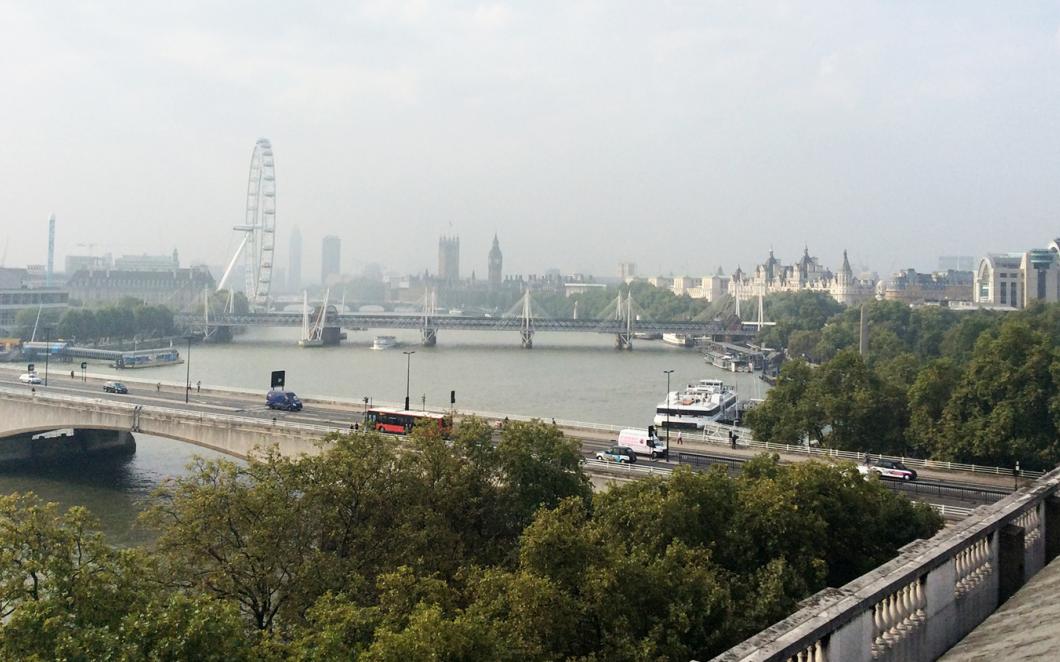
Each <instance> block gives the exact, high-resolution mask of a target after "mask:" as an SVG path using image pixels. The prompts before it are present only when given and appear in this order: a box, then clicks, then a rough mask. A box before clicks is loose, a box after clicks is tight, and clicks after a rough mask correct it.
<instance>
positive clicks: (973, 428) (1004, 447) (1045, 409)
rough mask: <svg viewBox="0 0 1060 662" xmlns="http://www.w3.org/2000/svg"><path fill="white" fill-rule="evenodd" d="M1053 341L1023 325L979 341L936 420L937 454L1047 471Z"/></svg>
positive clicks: (1052, 429) (1053, 458)
mask: <svg viewBox="0 0 1060 662" xmlns="http://www.w3.org/2000/svg"><path fill="white" fill-rule="evenodd" d="M1056 361H1057V352H1056V350H1055V349H1054V345H1053V340H1052V339H1051V338H1050V337H1049V336H1047V335H1046V334H1045V333H1042V332H1040V331H1036V330H1034V329H1033V328H1032V326H1031V324H1029V323H1028V321H1027V320H1024V319H1019V318H1013V319H1009V320H1006V321H1005V322H1004V323H1003V324H1002V325H1001V328H1000V331H999V332H998V334H997V336H996V337H992V336H991V335H984V336H982V337H981V338H980V339H979V341H978V342H977V343H976V345H975V350H974V352H973V355H972V359H971V361H970V362H969V364H968V367H967V369H966V370H965V371H964V374H963V376H962V377H961V379H960V381H959V382H958V383H957V385H956V387H955V388H954V390H953V395H952V396H951V398H950V400H949V402H948V403H947V405H946V408H945V410H944V411H943V415H942V434H941V443H940V445H939V446H938V447H937V452H938V454H939V455H940V456H941V457H942V458H944V459H954V460H958V461H962V462H976V463H983V464H987V463H988V464H995V465H998V464H1012V463H1014V462H1015V461H1017V460H1018V461H1020V462H1021V464H1023V466H1026V467H1029V468H1043V469H1044V468H1048V467H1052V466H1054V465H1055V464H1056V463H1057V462H1058V461H1060V439H1058V435H1057V427H1056V424H1055V421H1056V417H1055V413H1056V397H1057V393H1058V388H1057V382H1056V381H1055V380H1054V374H1055V370H1054V368H1053V365H1054V363H1055V362H1056Z"/></svg>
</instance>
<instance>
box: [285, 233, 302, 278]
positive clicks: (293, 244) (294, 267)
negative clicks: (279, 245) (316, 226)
mask: <svg viewBox="0 0 1060 662" xmlns="http://www.w3.org/2000/svg"><path fill="white" fill-rule="evenodd" d="M287 255H288V258H290V263H289V268H288V270H287V289H289V290H291V291H292V292H297V291H298V290H300V289H302V233H301V232H300V231H299V230H298V228H294V229H292V230H291V238H290V242H289V243H288V245H287Z"/></svg>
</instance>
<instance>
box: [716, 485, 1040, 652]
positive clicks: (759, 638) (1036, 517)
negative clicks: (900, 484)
mask: <svg viewBox="0 0 1060 662" xmlns="http://www.w3.org/2000/svg"><path fill="white" fill-rule="evenodd" d="M1058 492H1060V469H1056V470H1054V471H1052V472H1050V473H1048V474H1046V475H1045V476H1044V477H1043V478H1041V479H1039V480H1038V481H1037V482H1035V483H1034V484H1033V485H1031V486H1029V487H1026V488H1024V489H1022V490H1020V491H1019V492H1016V493H1014V494H1011V495H1009V496H1007V497H1005V498H1004V499H1002V500H1001V501H999V502H997V503H995V504H991V505H989V506H981V507H979V508H977V509H975V510H974V511H972V512H971V514H970V516H968V517H965V519H963V520H961V521H960V522H959V523H957V524H956V525H954V526H951V527H947V528H945V529H943V530H942V531H940V532H939V533H938V534H936V535H935V536H934V537H933V538H931V539H930V540H918V541H915V542H913V543H910V544H909V545H906V546H905V547H904V548H902V549H901V550H900V551H899V553H898V556H897V557H896V558H895V559H893V560H891V561H889V562H888V563H885V564H884V565H882V566H880V567H879V568H876V569H875V570H873V571H871V572H869V573H867V574H865V575H863V576H861V577H859V578H857V579H855V580H854V581H852V582H850V583H849V584H847V585H846V586H843V587H842V588H838V589H834V588H829V589H825V590H824V591H821V592H820V593H818V594H817V595H814V596H812V597H811V598H808V599H807V600H806V601H805V602H804V603H803V608H802V609H800V610H799V611H797V612H796V613H794V614H792V615H791V616H789V617H788V618H786V619H784V620H783V621H781V622H779V623H776V624H774V625H773V626H771V627H770V628H768V629H766V630H764V631H763V632H761V633H760V634H758V635H756V636H754V637H752V638H750V639H748V640H747V641H744V642H743V643H741V644H739V645H738V646H735V647H733V648H732V649H730V650H728V651H726V652H725V653H722V654H721V655H719V656H718V657H716V658H715V662H751V661H754V662H767V661H770V662H771V661H776V662H788V661H790V660H811V659H812V660H842V661H844V662H846V661H850V662H873V661H879V660H884V661H891V660H895V661H897V660H933V659H936V658H938V657H939V656H940V655H942V653H944V652H945V651H946V650H948V649H949V648H950V647H951V646H953V645H954V644H955V643H957V642H958V641H960V640H961V639H962V638H963V637H964V636H965V635H967V634H968V633H969V632H970V631H972V630H973V629H975V627H976V626H977V625H979V623H981V622H982V621H983V620H984V619H985V618H986V617H987V616H989V615H990V613H992V612H993V611H994V610H995V609H996V608H997V606H998V604H999V603H1000V602H1003V601H1004V600H1005V599H1007V598H1008V597H1009V596H1010V595H1012V594H1013V593H1015V592H1016V591H1017V590H1018V589H1019V588H1020V586H1022V585H1023V584H1024V583H1025V582H1026V581H1027V580H1028V579H1029V578H1030V577H1032V576H1033V575H1034V574H1036V573H1037V572H1038V571H1039V570H1040V569H1041V568H1042V567H1044V565H1045V564H1046V563H1047V562H1048V561H1049V560H1051V559H1053V558H1055V557H1056V556H1057V555H1058V554H1060V535H1057V530H1058V529H1060V507H1058V506H1057V505H1056V503H1055V502H1056V500H1057V494H1058ZM940 510H942V509H941V508H940ZM951 510H952V507H949V506H947V507H946V511H951Z"/></svg>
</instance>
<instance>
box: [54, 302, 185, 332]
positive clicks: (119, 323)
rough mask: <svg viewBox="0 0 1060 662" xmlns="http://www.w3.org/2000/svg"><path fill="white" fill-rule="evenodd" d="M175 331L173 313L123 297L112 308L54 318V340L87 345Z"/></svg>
mask: <svg viewBox="0 0 1060 662" xmlns="http://www.w3.org/2000/svg"><path fill="white" fill-rule="evenodd" d="M175 332H176V326H175V325H174V323H173V312H172V311H171V310H170V309H169V308H167V307H165V306H161V305H159V306H148V305H146V304H144V303H143V302H142V301H139V300H137V299H132V298H128V297H127V298H124V299H122V300H121V301H119V302H118V303H117V304H115V305H111V306H104V307H102V308H97V309H91V308H68V309H66V310H65V311H63V313H62V316H61V317H60V318H59V319H58V325H57V328H56V333H55V335H54V337H56V338H64V339H67V340H76V341H78V342H82V343H87V342H94V341H98V340H100V339H104V338H106V339H122V338H132V337H143V338H154V337H163V336H170V335H173V334H174V333H175ZM38 335H39V334H38Z"/></svg>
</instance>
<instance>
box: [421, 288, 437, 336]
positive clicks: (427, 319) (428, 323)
mask: <svg viewBox="0 0 1060 662" xmlns="http://www.w3.org/2000/svg"><path fill="white" fill-rule="evenodd" d="M437 311H438V291H437V290H435V289H433V288H430V289H428V290H427V291H426V292H425V293H424V295H423V324H422V325H421V326H420V343H421V344H422V345H423V346H424V347H434V346H435V345H437V344H438V328H437V327H436V326H435V323H434V318H435V315H437Z"/></svg>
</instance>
